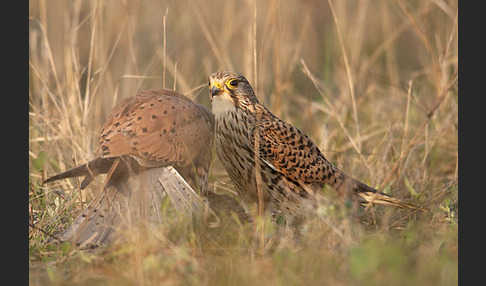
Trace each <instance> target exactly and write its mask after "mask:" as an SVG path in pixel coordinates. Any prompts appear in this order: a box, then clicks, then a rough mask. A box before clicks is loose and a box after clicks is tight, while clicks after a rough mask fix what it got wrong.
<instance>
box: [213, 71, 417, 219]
mask: <svg viewBox="0 0 486 286" xmlns="http://www.w3.org/2000/svg"><path fill="white" fill-rule="evenodd" d="M209 85H210V86H209V88H210V95H211V103H212V112H213V114H214V116H215V146H216V153H217V155H218V157H219V159H220V160H221V162H222V164H223V165H224V167H225V169H226V171H227V173H228V175H229V176H230V178H231V179H232V181H233V183H234V184H235V186H236V189H237V190H238V192H239V193H240V195H242V196H243V197H245V198H246V199H250V200H256V199H257V197H258V192H257V179H256V178H257V177H256V175H255V169H256V167H258V169H260V174H259V175H260V176H259V177H260V178H261V182H262V186H261V187H262V188H263V195H264V198H263V201H264V204H271V205H277V206H279V208H282V207H284V208H285V209H287V210H290V211H293V210H295V208H299V206H300V204H301V202H302V198H312V197H313V196H314V195H315V193H316V192H318V191H319V190H322V188H323V186H324V185H329V186H331V187H332V188H334V189H335V190H336V191H338V192H339V193H340V194H343V195H347V194H353V195H356V196H357V197H359V198H360V200H361V201H362V202H373V203H377V204H387V205H394V206H398V207H407V208H413V207H414V206H412V205H411V204H407V203H404V202H401V201H400V200H398V199H395V198H392V197H390V196H388V195H385V194H383V193H380V192H378V191H377V190H375V189H373V188H371V187H369V186H367V185H366V184H364V183H362V182H360V181H358V180H355V179H353V178H352V177H350V176H348V175H346V174H345V173H344V172H343V171H341V170H340V169H339V168H337V167H336V166H335V165H333V164H332V163H330V162H329V161H328V160H327V159H326V158H325V157H324V155H323V154H322V152H321V151H320V150H319V148H318V147H317V145H315V144H314V143H313V142H312V140H311V139H310V138H309V137H308V136H306V135H305V134H304V133H302V132H301V131H300V130H299V129H298V128H295V127H294V126H292V125H291V124H289V123H287V122H285V121H283V120H281V119H280V118H278V117H277V116H275V115H274V114H272V112H270V111H269V110H268V109H267V108H266V107H265V106H263V105H262V104H260V103H259V102H258V99H257V97H256V95H255V93H254V91H253V89H252V87H251V85H250V83H249V82H248V80H247V79H246V78H245V77H244V76H242V75H241V74H237V73H233V72H217V73H213V74H212V75H210V76H209ZM256 147H257V148H256ZM255 150H257V152H255ZM255 153H256V154H255ZM255 161H256V163H257V164H258V165H256V164H255Z"/></svg>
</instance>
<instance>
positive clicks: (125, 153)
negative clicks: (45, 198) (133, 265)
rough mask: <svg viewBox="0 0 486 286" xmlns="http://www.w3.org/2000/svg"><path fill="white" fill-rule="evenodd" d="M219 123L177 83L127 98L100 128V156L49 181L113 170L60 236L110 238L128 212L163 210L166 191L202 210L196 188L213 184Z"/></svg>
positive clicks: (134, 216) (82, 240)
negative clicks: (174, 86) (216, 125)
mask: <svg viewBox="0 0 486 286" xmlns="http://www.w3.org/2000/svg"><path fill="white" fill-rule="evenodd" d="M213 131H214V118H213V115H212V114H211V113H210V112H209V111H208V110H207V109H206V108H204V107H203V106H201V105H198V104H196V103H194V102H193V101H191V100H190V99H189V98H187V97H185V96H184V95H182V94H179V93H177V92H175V91H171V90H165V89H164V90H146V91H141V92H139V93H138V94H137V95H136V96H135V97H131V98H128V99H126V100H124V101H122V102H121V103H120V104H118V106H117V107H115V108H114V109H113V111H112V113H111V115H110V117H109V118H108V120H107V121H106V122H105V124H104V126H103V128H102V129H101V133H100V135H99V146H100V147H99V149H98V154H99V155H98V157H97V158H96V159H94V160H92V161H90V162H88V163H86V164H83V165H80V166H78V167H75V168H73V169H70V170H68V171H65V172H63V173H60V174H57V175H55V176H52V177H50V178H48V179H47V180H45V181H44V183H47V182H52V181H55V180H59V179H64V178H70V177H78V176H84V180H83V181H82V183H81V186H80V188H81V189H84V188H86V186H88V185H89V184H90V183H91V182H92V181H93V179H94V178H95V177H96V176H97V175H99V174H105V173H106V174H107V176H106V179H105V184H104V188H103V191H102V192H101V193H100V195H98V197H97V198H96V199H95V200H93V201H92V202H91V203H90V205H89V207H88V208H86V209H85V210H84V211H83V212H82V213H81V214H80V215H79V216H78V217H77V218H76V219H75V220H74V222H73V223H72V225H71V226H70V227H69V228H68V229H67V230H65V231H64V232H63V233H62V234H61V235H60V240H61V241H67V240H69V241H72V242H74V243H76V245H78V246H80V247H82V248H84V247H89V248H92V247H96V246H99V245H102V244H106V243H108V242H111V241H112V238H114V237H115V236H114V235H113V234H114V233H115V232H114V230H115V229H122V228H126V226H125V225H126V224H124V221H127V220H126V219H125V218H127V217H130V219H129V220H128V221H132V222H133V221H134V222H137V223H139V222H141V221H146V214H147V213H150V214H151V215H153V217H160V216H159V214H158V213H157V210H158V208H159V206H160V202H161V200H162V199H163V197H164V196H165V195H166V194H168V195H169V198H170V199H171V201H172V202H173V203H174V205H175V207H176V208H178V209H179V210H181V211H183V212H186V213H187V212H190V211H192V210H194V207H197V208H199V210H201V209H202V208H203V207H204V204H203V203H202V200H201V199H200V197H199V195H198V194H196V193H195V192H194V191H193V189H194V190H197V191H199V192H200V193H201V194H206V192H207V190H208V173H209V167H210V163H211V158H212V156H211V148H212V144H213V138H214V137H213ZM174 169H175V170H174ZM181 176H182V178H181ZM186 181H187V182H186ZM188 183H189V185H188ZM142 188H143V190H144V191H142ZM152 210H155V214H154V213H153V212H152ZM153 217H150V218H149V220H151V219H153Z"/></svg>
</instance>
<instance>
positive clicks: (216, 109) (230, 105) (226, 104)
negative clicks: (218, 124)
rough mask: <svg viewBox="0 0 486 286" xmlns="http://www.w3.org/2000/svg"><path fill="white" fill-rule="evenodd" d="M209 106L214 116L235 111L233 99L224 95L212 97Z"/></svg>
mask: <svg viewBox="0 0 486 286" xmlns="http://www.w3.org/2000/svg"><path fill="white" fill-rule="evenodd" d="M211 106H212V111H213V114H214V115H215V116H219V115H223V114H225V113H226V112H229V111H235V110H236V108H235V104H234V102H233V99H232V98H231V96H229V95H228V94H226V93H223V94H221V95H217V96H214V97H213V99H212V103H211Z"/></svg>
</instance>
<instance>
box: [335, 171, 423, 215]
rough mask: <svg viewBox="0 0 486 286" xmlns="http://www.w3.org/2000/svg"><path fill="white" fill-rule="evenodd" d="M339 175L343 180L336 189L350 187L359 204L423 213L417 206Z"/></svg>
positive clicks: (344, 175)
mask: <svg viewBox="0 0 486 286" xmlns="http://www.w3.org/2000/svg"><path fill="white" fill-rule="evenodd" d="M341 174H342V175H343V176H341V178H342V179H343V180H342V181H341V183H340V184H339V186H338V187H337V188H338V189H341V187H350V189H351V190H352V191H353V194H354V195H356V196H358V197H359V198H360V203H361V204H378V205H388V206H394V207H398V208H402V209H413V210H421V211H425V209H423V208H421V207H419V206H416V205H414V204H411V203H407V202H404V201H402V200H399V199H397V198H394V197H392V196H390V195H387V194H385V193H382V192H380V191H378V190H376V189H374V188H372V187H370V186H368V185H367V184H365V183H363V182H360V181H358V180H356V179H353V178H351V177H349V176H347V175H346V174H344V173H341ZM348 190H349V189H348Z"/></svg>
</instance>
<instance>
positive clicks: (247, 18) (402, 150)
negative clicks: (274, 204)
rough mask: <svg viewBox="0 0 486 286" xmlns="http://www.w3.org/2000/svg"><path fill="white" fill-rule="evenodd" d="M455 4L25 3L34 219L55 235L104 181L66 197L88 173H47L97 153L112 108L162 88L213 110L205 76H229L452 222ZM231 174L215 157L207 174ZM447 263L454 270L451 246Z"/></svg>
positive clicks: (437, 221) (376, 181)
mask: <svg viewBox="0 0 486 286" xmlns="http://www.w3.org/2000/svg"><path fill="white" fill-rule="evenodd" d="M457 5H458V4H457V1H455V0H428V1H420V0H416V1H415V0H412V1H400V0H396V1H389V0H374V1H367V0H346V1H344V0H339V1H336V0H334V1H317V0H315V1H313V0H301V1H297V0H295V1H294V0H286V1H281V0H269V1H256V0H248V1H227V0H226V1H220V0H214V1H200V0H191V1H189V0H168V1H149V0H146V1H127V0H121V1H120V0H117V1H114V0H105V1H95V0H72V1H64V0H49V1H46V0H37V1H33V0H31V1H29V123H30V125H29V159H30V160H29V168H30V176H29V195H30V199H29V217H30V220H31V223H32V224H35V225H37V226H38V227H39V228H43V229H44V230H47V231H48V232H49V231H54V230H55V229H57V228H59V227H60V226H62V225H64V224H65V223H67V222H68V221H69V218H72V216H73V215H74V214H76V213H77V212H79V210H80V209H82V208H83V206H84V205H85V204H86V202H88V201H89V200H90V199H91V198H92V197H93V193H96V192H97V191H96V190H97V189H99V187H100V186H101V183H102V180H97V182H96V183H95V184H92V186H91V187H90V189H88V190H87V191H86V192H82V193H80V194H79V192H77V191H76V194H75V195H73V198H72V199H71V200H66V199H65V197H66V196H67V194H71V191H73V190H76V188H77V186H78V185H79V182H77V181H75V180H72V181H69V180H64V181H62V182H59V183H58V185H57V187H56V188H47V187H46V186H42V185H41V184H40V182H41V180H42V178H45V177H46V176H47V175H52V174H54V173H56V172H59V171H61V170H65V169H67V168H70V167H72V166H74V165H77V164H81V163H84V162H86V161H88V160H90V159H93V158H94V156H95V151H96V148H97V145H96V141H97V139H96V137H97V132H98V131H99V128H100V127H101V124H102V123H103V122H104V120H105V118H106V117H107V115H108V114H109V112H110V110H111V109H112V108H113V106H114V105H115V104H116V103H117V102H119V101H120V100H121V99H123V98H125V97H129V96H134V95H135V94H136V92H137V91H138V90H140V89H157V88H162V87H165V88H170V89H176V90H178V91H180V92H183V93H185V94H186V95H188V96H190V97H191V98H193V99H194V100H195V101H197V102H199V103H201V104H203V105H205V106H206V107H208V108H210V104H209V96H208V89H207V77H208V75H209V74H211V73H212V72H215V71H220V70H233V71H238V72H241V73H242V74H244V75H245V76H246V77H247V78H248V79H249V81H250V83H251V84H252V85H253V87H254V88H255V90H256V93H257V96H258V98H259V99H260V101H261V102H262V103H264V104H265V105H266V106H267V107H268V108H269V109H270V110H271V111H272V112H273V113H275V114H276V115H277V116H279V117H281V118H282V119H284V120H286V121H289V122H291V123H292V124H294V125H295V126H296V127H298V128H299V129H301V130H303V131H304V132H305V133H307V134H308V135H309V136H310V137H311V138H312V139H313V140H314V141H315V143H317V144H318V146H319V148H320V149H321V151H322V152H323V153H324V154H325V155H326V157H327V158H328V159H329V160H330V161H332V162H334V163H335V164H336V165H337V166H338V167H340V168H342V169H344V170H345V171H346V172H348V173H350V174H353V176H355V177H357V178H359V179H361V180H362V181H364V182H366V183H368V184H370V185H371V186H374V187H377V188H380V189H382V190H383V191H384V192H388V193H391V194H393V195H395V196H397V197H400V198H404V199H410V200H414V201H415V202H416V203H420V204H424V205H428V206H432V208H433V209H434V211H433V214H432V215H431V217H429V220H427V223H429V224H428V226H427V227H431V226H433V227H437V226H438V225H440V226H444V225H447V226H444V227H446V228H449V226H450V224H451V223H455V222H456V221H457V214H456V212H457V172H458V161H457V153H458V152H457V122H458V116H457V111H458V108H457V98H458V89H457V79H458V78H457V77H458V76H457V71H458V53H457V48H458V39H457V34H458V30H457V29H458V25H457V15H458V13H457V11H458V8H457ZM225 180H227V177H226V174H225V172H224V170H223V169H222V168H221V166H220V165H219V162H218V160H217V158H214V164H213V168H212V176H211V178H210V182H211V183H213V184H215V183H218V182H220V181H225ZM216 185H217V184H216ZM227 187H228V188H231V185H227ZM59 193H61V194H62V195H63V196H64V197H62V196H60V195H59ZM62 198H64V199H62ZM60 216H61V217H63V216H64V217H66V219H64V220H63V219H59V217H60ZM454 231H455V232H454ZM454 231H453V233H454V234H455V236H457V228H456V229H455V230H454ZM29 237H30V247H31V253H35V255H32V257H37V258H39V257H41V258H42V257H43V255H42V254H40V253H41V252H42V251H41V250H43V249H44V245H45V240H46V235H45V234H44V233H43V232H41V231H39V230H37V229H30V232H29ZM418 237H422V236H420V235H419V236H418ZM453 237H454V235H453ZM422 238H423V237H422ZM439 240H440V239H439ZM440 241H443V240H440ZM456 242H457V240H456ZM437 243H439V242H437ZM434 247H435V248H437V247H436V245H434ZM435 248H434V249H435ZM422 254H423V253H421V254H420V255H422ZM417 255H418V254H417ZM420 255H419V256H420ZM37 258H36V259H37ZM32 259H34V258H32ZM451 259H452V261H455V263H457V253H455V255H452V258H451ZM34 260H35V259H34ZM448 261H449V260H448ZM365 264H366V263H365ZM346 265H347V264H346ZM452 265H454V263H453V264H452ZM442 266H443V265H441V267H442ZM331 273H334V272H332V271H331ZM359 273H361V272H359ZM366 273H367V272H366ZM453 273H455V275H456V276H453V277H455V279H456V280H454V278H453V279H452V280H451V279H445V278H444V277H443V276H440V275H439V274H438V275H439V276H438V277H439V278H437V279H438V280H434V279H435V278H434V279H432V278H431V279H432V280H430V281H429V280H423V281H428V282H431V281H433V282H437V281H439V280H440V281H443V282H444V281H446V280H448V282H447V283H449V282H451V281H457V271H456V272H453ZM441 275H442V274H441ZM452 275H453V274H452ZM427 277H428V276H427ZM434 277H436V276H434ZM441 277H442V278H441ZM447 277H449V276H447ZM427 279H428V278H427ZM441 279H443V280H441ZM373 281H374V282H376V281H375V280H373ZM420 281H422V280H420ZM335 282H336V283H335V284H339V283H338V282H340V280H339V279H337V280H336V281H335ZM341 282H342V281H341ZM371 285H373V284H371ZM374 285H376V284H374Z"/></svg>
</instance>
